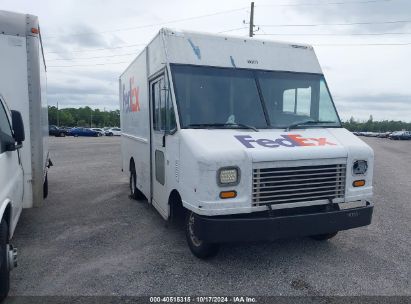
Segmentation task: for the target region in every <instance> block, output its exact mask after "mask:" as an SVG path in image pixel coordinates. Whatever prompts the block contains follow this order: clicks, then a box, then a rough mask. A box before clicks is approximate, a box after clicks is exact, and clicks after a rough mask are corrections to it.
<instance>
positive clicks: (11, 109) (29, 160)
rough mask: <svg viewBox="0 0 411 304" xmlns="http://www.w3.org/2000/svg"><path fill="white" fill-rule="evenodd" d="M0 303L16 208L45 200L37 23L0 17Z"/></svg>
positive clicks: (42, 69)
mask: <svg viewBox="0 0 411 304" xmlns="http://www.w3.org/2000/svg"><path fill="white" fill-rule="evenodd" d="M0 50H1V53H0V70H1V73H0V300H1V299H3V298H5V297H6V296H7V293H8V290H9V285H10V283H9V282H10V274H9V273H10V270H11V269H12V268H13V267H15V266H16V261H17V260H16V258H17V257H16V255H17V252H16V250H15V249H13V247H12V246H11V244H10V241H11V238H12V236H13V233H14V230H15V228H16V225H17V222H18V220H19V217H20V213H21V211H22V208H30V207H33V206H40V205H41V203H42V201H43V198H44V197H46V196H47V192H48V180H47V169H48V167H49V166H50V165H51V162H50V160H49V154H48V112H47V111H48V109H47V100H46V65H45V61H44V56H43V48H42V44H41V37H40V31H39V24H38V19H37V17H35V16H32V15H25V14H18V13H12V12H5V11H0Z"/></svg>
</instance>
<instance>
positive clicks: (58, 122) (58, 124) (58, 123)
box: [57, 101, 60, 127]
mask: <svg viewBox="0 0 411 304" xmlns="http://www.w3.org/2000/svg"><path fill="white" fill-rule="evenodd" d="M57 127H60V118H59V102H58V101H57Z"/></svg>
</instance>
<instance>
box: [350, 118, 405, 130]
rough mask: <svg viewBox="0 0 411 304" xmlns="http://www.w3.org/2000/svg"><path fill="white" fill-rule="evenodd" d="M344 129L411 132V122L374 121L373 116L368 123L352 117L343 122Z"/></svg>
mask: <svg viewBox="0 0 411 304" xmlns="http://www.w3.org/2000/svg"><path fill="white" fill-rule="evenodd" d="M343 126H344V128H346V129H348V130H350V131H352V132H356V131H358V132H393V131H401V130H407V131H408V130H411V122H404V121H398V120H397V121H396V120H382V121H374V119H373V117H372V115H371V116H370V118H369V119H368V120H367V121H358V120H355V119H354V117H351V118H350V119H349V120H348V121H346V122H343Z"/></svg>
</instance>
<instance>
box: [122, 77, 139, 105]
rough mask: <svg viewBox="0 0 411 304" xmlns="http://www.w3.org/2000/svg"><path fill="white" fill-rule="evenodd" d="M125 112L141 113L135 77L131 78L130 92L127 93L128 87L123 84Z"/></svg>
mask: <svg viewBox="0 0 411 304" xmlns="http://www.w3.org/2000/svg"><path fill="white" fill-rule="evenodd" d="M123 111H124V112H140V102H139V100H138V87H136V86H135V85H134V77H131V78H130V81H129V89H128V91H126V85H125V84H124V83H123Z"/></svg>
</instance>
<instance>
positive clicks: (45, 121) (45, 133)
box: [38, 44, 49, 181]
mask: <svg viewBox="0 0 411 304" xmlns="http://www.w3.org/2000/svg"><path fill="white" fill-rule="evenodd" d="M38 55H39V56H38V61H39V64H40V103H41V130H42V141H43V164H42V166H43V172H44V175H43V181H44V179H45V174H46V173H47V165H48V159H49V112H48V111H49V109H48V103H47V73H46V64H45V62H44V60H43V50H42V49H41V45H40V44H39V54H38Z"/></svg>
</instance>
